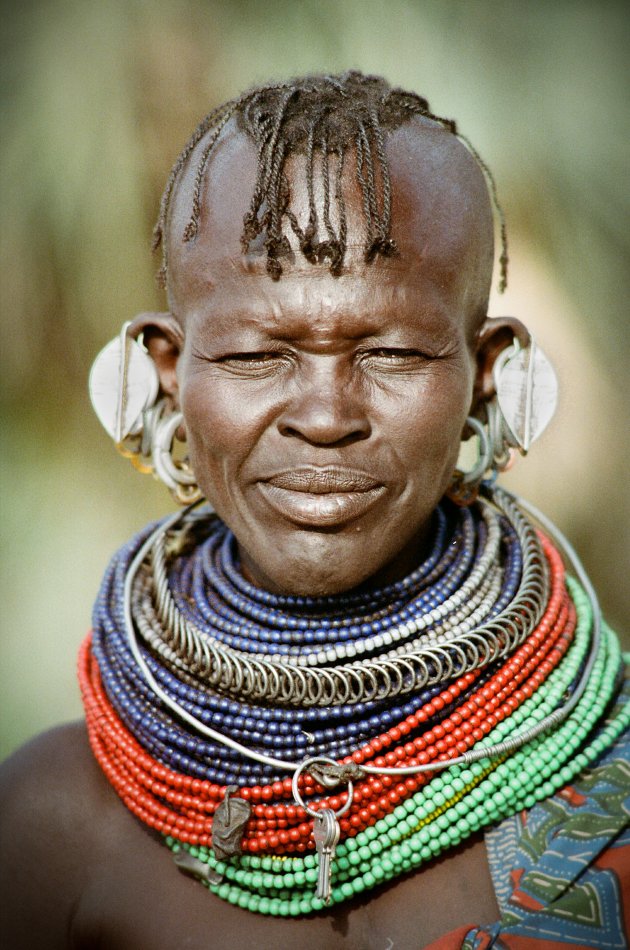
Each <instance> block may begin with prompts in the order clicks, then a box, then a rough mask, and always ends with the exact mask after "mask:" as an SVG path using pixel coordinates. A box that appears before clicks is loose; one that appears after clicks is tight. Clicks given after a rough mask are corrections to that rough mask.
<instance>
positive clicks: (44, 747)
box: [0, 723, 113, 950]
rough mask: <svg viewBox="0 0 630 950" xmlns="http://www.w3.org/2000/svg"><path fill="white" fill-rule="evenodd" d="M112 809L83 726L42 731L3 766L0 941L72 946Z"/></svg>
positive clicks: (0, 780)
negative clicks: (75, 923)
mask: <svg viewBox="0 0 630 950" xmlns="http://www.w3.org/2000/svg"><path fill="white" fill-rule="evenodd" d="M112 811H113V809H112V796H111V790H110V789H109V788H108V786H107V783H106V782H105V781H104V779H103V776H102V775H101V774H100V771H99V769H98V766H97V764H96V762H95V761H94V759H93V756H92V754H91V750H90V747H89V743H88V739H87V734H86V731H85V726H84V725H83V724H82V723H73V724H69V725H66V726H60V727H58V728H56V729H52V730H50V731H49V732H46V733H43V734H42V735H40V736H38V737H37V738H35V739H33V740H31V741H30V742H28V743H27V744H26V745H25V746H23V747H22V748H21V749H19V750H18V751H17V752H15V753H14V754H13V755H12V756H11V757H10V758H9V759H7V760H6V762H4V763H3V765H2V766H1V767H0V856H1V857H0V893H2V895H3V900H2V902H1V903H2V907H3V909H2V910H1V911H0V915H1V916H0V943H2V941H3V939H5V940H6V943H4V944H3V945H5V946H11V947H14V948H16V950H17V948H20V947H29V948H36V947H39V946H42V947H43V946H46V947H51V948H52V947H56V946H60V947H61V946H63V947H66V946H68V945H72V944H71V943H70V944H69V942H68V935H69V933H71V930H72V920H73V915H74V913H75V910H76V908H77V907H78V906H79V903H80V897H81V892H82V889H83V887H84V886H85V882H86V877H87V873H86V872H87V869H88V868H89V864H90V856H91V855H94V854H95V853H98V852H99V850H100V849H101V841H102V838H103V834H104V832H105V830H106V828H107V822H108V819H107V815H108V814H110V813H111V812H112ZM95 814H99V821H97V822H96V821H94V816H95ZM44 922H45V928H46V930H45V933H44V932H43V927H44ZM40 928H42V929H41V932H40Z"/></svg>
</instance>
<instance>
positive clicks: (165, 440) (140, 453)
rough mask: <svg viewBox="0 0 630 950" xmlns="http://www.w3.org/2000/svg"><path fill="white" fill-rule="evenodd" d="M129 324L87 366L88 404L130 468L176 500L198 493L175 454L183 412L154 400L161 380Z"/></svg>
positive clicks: (194, 497)
mask: <svg viewBox="0 0 630 950" xmlns="http://www.w3.org/2000/svg"><path fill="white" fill-rule="evenodd" d="M130 325H131V324H130V323H129V322H127V323H125V324H123V327H122V329H121V331H120V333H119V335H118V336H117V337H115V338H114V339H113V340H111V341H110V342H109V343H108V344H107V345H106V346H105V347H103V349H102V350H101V352H100V353H99V354H98V356H97V357H96V359H95V360H94V363H93V364H92V369H91V370H90V378H89V383H88V387H89V392H90V399H91V402H92V406H93V408H94V411H95V413H96V415H97V416H98V419H99V421H100V422H101V424H102V426H103V427H104V429H105V431H106V432H107V433H108V435H109V436H110V437H111V438H112V439H113V440H114V442H115V443H116V448H117V449H118V451H119V452H120V453H121V455H123V456H124V457H125V458H128V459H129V460H130V461H131V462H132V464H133V465H134V467H135V468H136V469H137V470H138V471H140V472H143V473H151V474H153V475H154V476H155V477H156V478H158V479H159V480H160V481H162V482H164V484H165V485H166V486H167V487H168V488H169V489H170V491H171V492H172V494H173V497H174V498H175V499H176V500H177V501H178V502H180V504H186V505H187V504H189V503H190V502H192V501H196V500H197V499H198V498H200V497H201V492H200V491H199V488H198V486H197V483H196V480H195V476H194V474H193V472H192V469H191V468H190V465H189V464H188V461H187V459H176V458H175V457H174V455H173V448H174V443H175V440H176V432H177V429H178V428H179V426H180V425H181V424H182V421H183V416H182V414H181V412H179V411H174V410H173V409H172V408H170V407H169V403H168V401H167V400H165V399H161V400H159V401H156V400H157V397H158V393H159V390H160V379H159V376H158V372H157V369H156V366H155V363H154V362H153V360H152V359H151V357H150V356H149V354H148V352H147V351H146V349H145V347H144V346H143V345H142V344H141V343H140V342H139V341H138V340H136V339H134V338H133V337H131V336H129V333H128V330H129V327H130Z"/></svg>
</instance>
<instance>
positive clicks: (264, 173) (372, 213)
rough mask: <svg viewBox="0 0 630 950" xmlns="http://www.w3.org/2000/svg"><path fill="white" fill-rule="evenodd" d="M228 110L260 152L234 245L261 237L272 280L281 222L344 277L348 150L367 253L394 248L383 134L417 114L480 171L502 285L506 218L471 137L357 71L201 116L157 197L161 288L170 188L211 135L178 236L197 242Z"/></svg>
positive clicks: (242, 99)
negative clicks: (317, 181)
mask: <svg viewBox="0 0 630 950" xmlns="http://www.w3.org/2000/svg"><path fill="white" fill-rule="evenodd" d="M233 116H235V117H236V118H237V120H238V123H239V127H240V128H241V130H243V131H244V132H246V133H247V135H249V137H250V138H251V139H252V140H253V142H254V143H255V145H256V148H257V153H258V167H257V177H256V184H255V187H254V192H253V194H252V197H251V201H250V205H249V209H248V211H247V213H246V214H245V217H244V221H243V232H242V235H241V245H242V248H243V252H246V251H247V249H248V247H249V245H250V243H251V242H252V241H253V240H255V239H256V238H257V237H258V236H259V235H261V234H264V246H265V250H266V252H267V272H268V273H269V274H270V275H271V277H272V278H273V279H274V280H277V279H278V278H279V277H280V276H281V274H282V262H281V259H282V258H283V257H285V256H287V255H288V254H289V253H290V250H291V248H290V245H289V241H288V239H287V237H286V234H285V233H284V230H283V229H284V227H285V221H286V222H288V226H289V227H290V228H291V230H292V231H293V233H294V235H295V237H296V238H297V241H298V243H299V247H300V250H301V252H302V254H303V255H304V257H305V258H306V259H307V260H308V261H310V262H311V263H321V262H328V264H329V267H330V270H331V272H332V273H333V274H335V275H338V274H340V273H341V271H342V268H343V262H344V256H345V251H346V246H347V245H346V241H347V225H346V208H345V199H344V194H343V191H342V174H343V170H344V167H345V164H346V158H347V153H348V150H353V151H354V160H355V169H354V171H355V175H356V180H357V182H358V185H359V187H360V189H361V195H362V206H363V207H362V210H363V218H364V224H365V243H364V252H365V258H366V260H367V261H371V260H373V259H374V257H375V256H376V255H377V254H381V255H383V256H385V257H387V256H391V255H394V254H396V252H397V247H396V242H395V240H394V239H393V237H392V235H391V182H390V175H389V163H388V160H387V155H386V152H385V135H386V134H387V133H388V132H390V131H392V130H394V129H397V128H400V127H401V126H402V125H403V124H404V123H405V122H408V121H409V120H410V119H412V118H413V117H414V116H422V117H424V118H426V119H430V120H432V121H433V122H436V123H437V124H438V125H439V126H441V127H442V128H443V129H445V130H446V131H448V132H450V133H451V134H452V135H454V136H456V137H457V138H458V139H459V140H460V141H462V142H463V143H464V145H465V146H466V147H467V148H468V149H469V151H470V152H471V153H472V155H473V156H474V157H475V159H476V161H477V163H478V164H479V167H480V168H481V170H482V172H483V174H484V177H485V179H486V182H487V184H488V187H489V191H490V195H491V198H492V202H493V205H494V208H495V210H496V213H497V217H498V220H499V227H500V240H501V256H500V281H499V290H501V291H503V290H504V289H505V286H506V284H507V265H508V254H507V237H506V228H505V219H504V215H503V211H502V209H501V206H500V204H499V201H498V198H497V192H496V185H495V181H494V178H493V176H492V173H491V171H490V169H489V168H488V166H487V165H486V164H485V162H484V161H483V160H482V159H481V158H480V156H479V154H478V153H477V151H476V150H475V148H474V147H473V146H472V145H471V143H470V142H469V141H468V139H467V138H466V137H465V136H463V135H461V133H459V132H458V130H457V126H456V124H455V122H454V121H453V120H452V119H445V118H443V117H442V116H438V115H435V114H434V113H433V112H431V110H430V108H429V103H428V102H427V100H426V99H424V98H422V96H419V95H417V94H416V93H414V92H408V91H406V90H404V89H395V88H392V87H391V86H390V85H389V83H387V82H386V80H385V79H382V78H381V77H380V76H366V75H363V74H362V73H360V72H357V71H355V70H351V71H349V72H346V73H343V74H340V75H312V76H304V77H299V78H296V79H292V80H290V81H288V82H285V83H278V84H273V85H267V86H259V87H256V88H254V89H251V90H249V91H247V92H245V93H243V94H242V95H240V96H238V97H237V98H236V99H231V100H230V101H229V102H226V103H224V104H223V105H220V106H218V108H216V109H214V110H213V111H212V112H210V113H209V114H208V115H207V116H205V118H203V119H202V120H201V122H200V123H199V125H198V126H197V128H196V129H195V131H194V132H193V134H192V135H191V137H190V139H189V140H188V142H187V143H186V145H185V146H184V149H183V150H182V152H181V153H180V155H179V157H178V159H177V161H176V162H175V164H174V165H173V168H172V169H171V172H170V174H169V177H168V180H167V182H166V187H165V189H164V192H163V194H162V200H161V202H160V212H159V217H158V220H157V223H156V225H155V229H154V232H153V249H154V250H157V248H159V247H160V245H161V246H162V266H161V268H160V270H159V271H158V279H159V280H160V282H161V283H162V285H165V284H166V277H167V268H168V256H167V255H168V248H167V242H166V241H165V238H164V234H165V229H166V220H167V216H168V211H169V206H170V202H171V198H172V195H173V190H174V187H175V184H176V182H177V180H178V179H179V176H180V175H181V173H182V169H183V168H184V166H185V165H186V163H187V162H188V160H189V158H190V157H191V155H192V153H193V152H194V151H195V149H196V147H197V145H199V143H200V142H201V141H202V139H203V138H204V137H205V136H206V135H208V138H207V141H206V142H205V143H204V145H203V148H201V149H200V151H199V155H198V156H196V158H195V161H196V166H195V173H194V182H193V193H192V200H191V209H190V217H189V220H188V223H187V225H186V227H185V229H184V233H183V241H184V242H185V243H186V242H189V241H192V240H194V238H195V236H196V234H197V231H198V228H199V218H200V215H201V194H202V188H203V183H204V176H205V172H206V168H207V165H208V162H209V159H210V156H211V154H212V150H213V148H214V146H215V145H216V143H217V141H218V139H219V136H220V135H221V132H222V130H223V129H224V127H225V125H226V124H227V122H228V121H229V120H230V119H231V118H232V117H233ZM297 154H300V155H304V156H305V158H306V185H307V191H308V204H309V217H308V221H307V223H306V227H304V228H302V227H301V226H300V224H299V222H298V220H297V218H296V216H295V214H294V213H293V212H292V211H291V208H290V190H289V182H288V179H287V176H286V173H285V164H286V161H287V158H288V157H289V156H291V155H297ZM316 158H317V160H318V161H319V162H320V164H321V177H322V186H323V215H322V218H323V221H320V216H319V214H318V210H317V206H316V202H315V191H314V185H313V178H314V168H315V161H316ZM331 201H334V202H335V207H336V221H337V224H336V227H335V226H333V224H332V221H331V215H330V209H331Z"/></svg>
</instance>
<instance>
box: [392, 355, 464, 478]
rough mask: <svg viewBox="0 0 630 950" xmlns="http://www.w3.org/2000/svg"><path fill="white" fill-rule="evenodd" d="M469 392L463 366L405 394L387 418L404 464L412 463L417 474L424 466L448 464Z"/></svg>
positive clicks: (454, 453) (458, 437)
mask: <svg viewBox="0 0 630 950" xmlns="http://www.w3.org/2000/svg"><path fill="white" fill-rule="evenodd" d="M471 395H472V375H471V374H470V373H469V372H468V371H467V368H464V367H463V368H462V371H461V372H460V373H458V374H457V373H442V374H440V376H439V377H438V376H437V374H436V377H435V378H433V379H427V380H426V381H424V382H423V385H422V386H421V387H419V388H417V389H415V390H413V391H412V392H411V393H410V394H408V397H407V398H406V399H405V400H404V401H403V402H401V404H400V405H399V407H398V411H397V412H396V413H392V415H391V420H390V431H392V432H393V430H395V432H396V442H397V444H398V445H399V446H400V449H401V451H402V453H403V455H404V456H405V459H406V461H407V464H408V465H410V466H416V467H417V469H418V472H419V473H420V472H421V470H422V469H424V468H426V466H427V465H430V466H431V467H432V468H434V469H435V468H437V469H441V468H442V467H443V468H445V469H449V468H450V467H452V465H453V464H454V462H455V460H456V458H457V454H458V451H459V445H460V440H461V436H462V432H463V429H464V425H465V420H466V416H467V414H468V410H469V408H470V401H471Z"/></svg>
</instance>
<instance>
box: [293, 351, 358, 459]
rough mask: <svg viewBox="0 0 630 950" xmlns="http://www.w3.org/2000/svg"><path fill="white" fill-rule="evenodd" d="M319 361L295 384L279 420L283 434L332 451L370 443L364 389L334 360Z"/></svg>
mask: <svg viewBox="0 0 630 950" xmlns="http://www.w3.org/2000/svg"><path fill="white" fill-rule="evenodd" d="M320 360H321V362H320V361H319V360H317V365H314V366H311V367H309V368H308V370H305V371H304V372H303V373H302V374H301V375H300V379H299V380H298V381H296V388H295V393H294V395H293V396H292V398H291V399H290V400H289V401H288V402H287V404H286V406H285V408H284V410H283V412H282V413H281V415H280V417H279V418H278V428H279V430H280V433H281V434H282V435H284V436H288V437H293V438H298V439H302V440H303V441H305V442H309V443H311V444H312V445H326V446H330V447H341V446H343V445H346V444H350V443H352V442H357V441H360V440H361V439H367V438H368V437H369V435H370V433H371V425H370V420H369V414H368V411H367V408H368V407H367V405H366V398H365V395H364V394H363V393H362V392H361V389H362V387H360V385H359V384H358V382H357V381H356V380H353V379H352V378H351V373H348V372H346V371H344V368H343V367H341V366H339V365H337V363H336V361H335V360H334V358H330V357H328V358H326V357H324V358H321V357H320Z"/></svg>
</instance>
